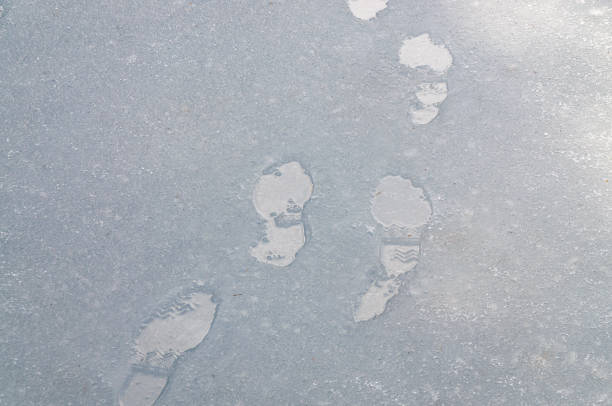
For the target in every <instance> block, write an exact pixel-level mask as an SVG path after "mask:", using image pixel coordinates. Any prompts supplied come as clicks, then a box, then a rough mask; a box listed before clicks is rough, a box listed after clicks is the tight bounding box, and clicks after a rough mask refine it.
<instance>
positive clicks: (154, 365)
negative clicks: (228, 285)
mask: <svg viewBox="0 0 612 406" xmlns="http://www.w3.org/2000/svg"><path fill="white" fill-rule="evenodd" d="M216 307H217V305H216V304H215V303H213V301H212V295H210V294H207V293H203V292H193V293H191V294H188V295H186V296H185V297H182V298H179V299H177V300H175V301H174V302H173V303H172V304H171V305H169V306H168V307H166V308H164V309H162V310H160V311H159V312H158V313H157V314H156V315H155V316H154V317H153V318H152V319H151V320H150V321H149V322H148V323H146V324H145V326H144V327H143V329H142V331H141V332H140V334H139V335H138V337H137V338H136V340H135V343H134V351H135V353H136V355H135V357H134V359H133V360H132V368H133V371H132V374H131V375H130V376H129V377H128V379H127V381H126V382H125V383H124V388H123V389H122V393H121V395H120V399H119V403H120V404H121V405H122V406H144V405H152V404H153V403H154V402H155V401H156V400H157V398H158V397H159V395H160V394H161V392H162V391H163V389H164V387H165V386H166V384H167V381H168V376H169V374H170V371H171V368H172V367H173V366H174V363H175V362H176V360H177V359H178V358H179V357H180V356H181V355H183V354H184V353H185V352H186V351H188V350H191V349H193V348H195V347H196V346H198V344H200V343H201V342H202V340H204V338H205V337H206V335H207V334H208V331H209V329H210V326H211V324H212V322H213V319H214V317H215V310H216Z"/></svg>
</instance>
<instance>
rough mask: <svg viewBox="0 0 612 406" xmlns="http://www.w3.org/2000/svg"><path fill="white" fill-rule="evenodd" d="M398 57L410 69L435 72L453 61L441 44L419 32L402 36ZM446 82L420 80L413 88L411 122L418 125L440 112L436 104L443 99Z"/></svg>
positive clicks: (443, 70)
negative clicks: (413, 105)
mask: <svg viewBox="0 0 612 406" xmlns="http://www.w3.org/2000/svg"><path fill="white" fill-rule="evenodd" d="M399 59H400V63H401V64H402V65H405V66H407V67H409V68H411V69H417V68H425V69H428V70H429V71H431V72H432V73H433V74H434V75H436V76H440V77H441V76H443V75H445V74H446V71H447V70H448V69H449V68H450V67H451V66H452V64H453V57H452V55H451V54H450V52H449V51H448V49H447V48H446V47H445V46H444V45H437V44H435V43H434V42H433V41H432V40H431V38H430V37H429V34H427V33H425V34H421V35H419V36H417V37H411V38H408V39H406V40H404V43H403V44H402V46H401V48H400V50H399ZM447 94H448V87H447V85H446V82H444V81H439V82H432V83H422V84H420V85H419V88H418V90H417V92H416V98H417V101H418V103H417V106H415V107H413V108H412V109H411V110H410V116H411V118H412V122H413V123H414V124H417V125H424V124H428V123H430V122H431V121H432V120H433V119H434V118H436V116H437V115H438V112H439V105H440V104H441V103H442V102H443V101H444V100H446V96H447Z"/></svg>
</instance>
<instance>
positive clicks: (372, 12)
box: [348, 0, 389, 20]
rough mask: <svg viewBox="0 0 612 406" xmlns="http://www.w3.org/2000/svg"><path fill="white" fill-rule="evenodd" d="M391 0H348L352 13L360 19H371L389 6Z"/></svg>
mask: <svg viewBox="0 0 612 406" xmlns="http://www.w3.org/2000/svg"><path fill="white" fill-rule="evenodd" d="M388 1H389V0H348V6H349V9H350V10H351V13H353V15H354V16H355V17H357V18H359V19H360V20H371V19H372V18H374V17H376V13H378V12H379V11H381V10H384V9H385V8H387V2H388Z"/></svg>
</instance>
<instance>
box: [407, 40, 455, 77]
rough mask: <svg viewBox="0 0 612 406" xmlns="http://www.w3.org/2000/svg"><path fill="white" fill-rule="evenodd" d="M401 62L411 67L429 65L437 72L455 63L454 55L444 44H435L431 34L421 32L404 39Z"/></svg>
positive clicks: (443, 70) (445, 69)
mask: <svg viewBox="0 0 612 406" xmlns="http://www.w3.org/2000/svg"><path fill="white" fill-rule="evenodd" d="M399 58H400V63H401V64H402V65H406V66H408V67H410V68H413V69H415V68H418V67H422V66H425V67H429V68H430V69H432V70H433V71H434V72H436V73H444V72H446V71H447V70H448V68H450V67H451V65H452V64H453V57H452V56H451V54H450V52H449V51H448V49H446V47H445V46H444V45H437V44H435V43H434V42H433V41H432V40H431V38H430V37H429V34H427V33H425V34H421V35H419V36H417V37H411V38H408V39H405V40H404V43H403V44H402V47H401V48H400V51H399Z"/></svg>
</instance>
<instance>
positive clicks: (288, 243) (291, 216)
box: [251, 162, 313, 266]
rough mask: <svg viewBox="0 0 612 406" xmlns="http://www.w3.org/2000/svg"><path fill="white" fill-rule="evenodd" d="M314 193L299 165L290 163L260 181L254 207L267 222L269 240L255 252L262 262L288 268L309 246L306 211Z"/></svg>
mask: <svg viewBox="0 0 612 406" xmlns="http://www.w3.org/2000/svg"><path fill="white" fill-rule="evenodd" d="M312 189H313V185H312V180H311V179H310V176H308V174H306V172H305V171H304V168H302V166H301V165H300V164H299V162H289V163H286V164H284V165H281V166H279V167H278V168H275V169H274V170H273V171H272V172H271V173H267V174H264V175H262V176H261V177H260V178H259V180H258V181H257V185H255V191H254V192H253V205H254V206H255V209H256V210H257V213H259V215H260V216H261V217H262V218H263V219H264V220H266V236H265V238H264V239H262V240H261V241H260V242H259V243H258V244H257V246H255V247H253V248H251V255H252V256H254V257H255V258H256V259H257V260H258V261H259V262H263V263H265V264H271V265H276V266H287V265H289V264H291V263H292V262H293V261H294V260H295V256H296V254H297V252H298V251H299V250H300V249H301V248H302V247H303V246H304V243H305V242H306V237H305V235H304V223H303V221H302V210H303V208H304V204H306V202H308V200H310V196H311V195H312Z"/></svg>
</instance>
